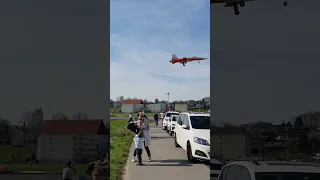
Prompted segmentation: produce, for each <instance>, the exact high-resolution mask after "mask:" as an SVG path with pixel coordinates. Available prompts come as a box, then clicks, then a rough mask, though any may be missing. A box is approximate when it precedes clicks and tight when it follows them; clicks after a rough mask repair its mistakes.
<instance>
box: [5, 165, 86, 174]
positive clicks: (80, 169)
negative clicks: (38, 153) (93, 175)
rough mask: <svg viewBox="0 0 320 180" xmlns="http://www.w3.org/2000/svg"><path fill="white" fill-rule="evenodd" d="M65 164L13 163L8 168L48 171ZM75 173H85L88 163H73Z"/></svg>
mask: <svg viewBox="0 0 320 180" xmlns="http://www.w3.org/2000/svg"><path fill="white" fill-rule="evenodd" d="M64 166H65V164H62V163H57V164H52V163H45V164H15V165H11V166H10V169H11V170H12V171H14V172H15V171H49V172H59V171H61V173H62V169H63V168H64ZM74 167H75V168H76V171H77V175H80V174H86V173H87V168H88V164H75V165H74Z"/></svg>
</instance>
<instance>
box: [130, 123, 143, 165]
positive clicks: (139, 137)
mask: <svg viewBox="0 0 320 180" xmlns="http://www.w3.org/2000/svg"><path fill="white" fill-rule="evenodd" d="M133 140H134V145H135V149H134V152H135V153H136V155H137V156H138V164H137V165H139V166H141V165H143V164H142V146H143V142H144V138H143V130H142V129H139V132H138V133H137V134H136V135H135V136H134V138H133Z"/></svg>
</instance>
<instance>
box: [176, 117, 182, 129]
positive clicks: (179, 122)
mask: <svg viewBox="0 0 320 180" xmlns="http://www.w3.org/2000/svg"><path fill="white" fill-rule="evenodd" d="M181 116H182V114H181V115H180V116H179V118H178V121H177V124H179V125H180V126H181V125H182V119H181Z"/></svg>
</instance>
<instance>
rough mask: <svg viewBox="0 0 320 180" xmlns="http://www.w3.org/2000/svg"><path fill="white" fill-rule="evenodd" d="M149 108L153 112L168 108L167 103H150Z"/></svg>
mask: <svg viewBox="0 0 320 180" xmlns="http://www.w3.org/2000/svg"><path fill="white" fill-rule="evenodd" d="M147 108H148V109H149V110H150V111H151V112H162V111H166V110H167V104H165V103H157V104H148V105H147Z"/></svg>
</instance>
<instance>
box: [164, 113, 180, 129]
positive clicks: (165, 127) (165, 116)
mask: <svg viewBox="0 0 320 180" xmlns="http://www.w3.org/2000/svg"><path fill="white" fill-rule="evenodd" d="M171 115H179V112H176V111H168V112H166V113H165V115H164V118H163V120H162V129H163V130H167V126H168V122H169V119H170V117H171Z"/></svg>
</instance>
